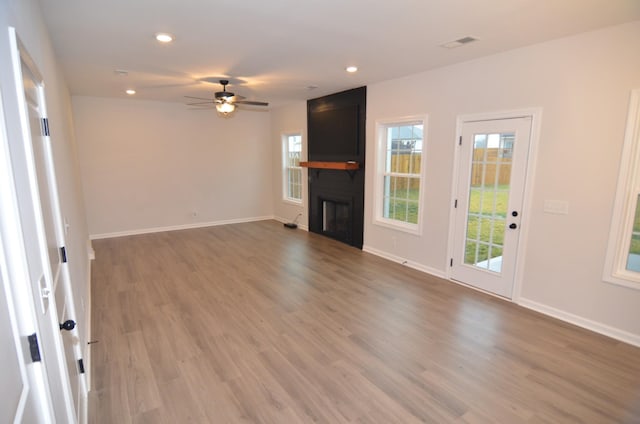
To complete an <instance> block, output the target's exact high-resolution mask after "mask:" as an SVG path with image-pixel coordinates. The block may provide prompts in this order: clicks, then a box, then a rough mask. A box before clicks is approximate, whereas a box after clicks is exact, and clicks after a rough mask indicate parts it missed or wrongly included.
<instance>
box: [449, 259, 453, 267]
mask: <svg viewBox="0 0 640 424" xmlns="http://www.w3.org/2000/svg"><path fill="white" fill-rule="evenodd" d="M449 266H453V258H451V259H450V260H449Z"/></svg>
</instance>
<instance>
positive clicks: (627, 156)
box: [602, 89, 640, 290]
mask: <svg viewBox="0 0 640 424" xmlns="http://www.w3.org/2000/svg"><path fill="white" fill-rule="evenodd" d="M638 179H640V89H635V90H631V96H630V99H629V113H628V115H627V125H626V129H625V136H624V144H623V147H622V153H621V156H620V173H619V174H618V182H617V188H616V197H615V200H614V205H613V209H612V216H611V227H610V230H609V242H608V244H607V254H606V256H605V262H604V269H603V271H602V280H603V281H604V282H606V283H612V284H617V285H621V286H625V287H629V288H632V289H636V290H640V274H639V273H637V272H633V271H629V270H627V269H626V260H627V256H628V254H629V246H630V242H631V231H630V228H629V224H631V223H632V222H633V219H634V214H635V208H636V201H635V199H633V200H632V199H631V198H630V195H631V192H633V193H634V195H635V193H637V192H638V187H637V186H638V183H637V181H638Z"/></svg>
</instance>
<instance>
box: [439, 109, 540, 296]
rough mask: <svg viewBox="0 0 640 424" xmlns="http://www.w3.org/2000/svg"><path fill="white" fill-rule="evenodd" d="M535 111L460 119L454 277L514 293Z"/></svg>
mask: <svg viewBox="0 0 640 424" xmlns="http://www.w3.org/2000/svg"><path fill="white" fill-rule="evenodd" d="M531 122H532V119H531V117H519V118H510V119H496V120H486V121H471V122H464V123H463V124H462V131H461V138H460V145H459V149H460V151H459V156H458V157H459V166H458V170H459V175H458V184H457V187H458V189H457V193H456V200H455V204H456V213H455V222H454V226H455V230H454V240H453V257H452V260H451V278H452V279H454V280H457V281H460V282H463V283H465V284H469V285H471V286H474V287H478V288H480V289H482V290H485V291H489V292H491V293H495V294H497V295H500V296H504V297H507V298H511V297H512V294H513V285H514V280H515V272H516V260H517V257H518V240H519V236H520V223H521V219H522V215H523V213H526V212H525V211H523V210H522V207H523V201H524V188H525V180H526V170H527V161H528V155H529V145H530V141H531Z"/></svg>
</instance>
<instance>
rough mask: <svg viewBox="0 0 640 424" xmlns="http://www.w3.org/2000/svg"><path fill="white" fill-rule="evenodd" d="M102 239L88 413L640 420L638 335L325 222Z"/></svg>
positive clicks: (98, 416)
mask: <svg viewBox="0 0 640 424" xmlns="http://www.w3.org/2000/svg"><path fill="white" fill-rule="evenodd" d="M93 246H94V249H95V252H96V260H95V263H94V265H93V276H92V290H93V292H92V308H93V310H92V314H93V317H92V325H93V334H92V338H93V339H96V340H99V341H98V343H95V344H92V345H91V349H92V361H91V362H92V373H93V374H92V376H93V380H92V388H91V390H92V391H91V394H90V412H89V415H90V422H92V423H118V424H122V423H132V422H135V423H138V422H140V423H154V424H155V423H245V422H247V423H248V422H251V423H312V422H320V423H332V424H337V423H347V422H357V423H414V422H428V423H447V422H461V423H493V422H497V423H519V422H530V423H554V424H555V423H565V422H566V423H574V422H575V423H638V422H640V349H638V348H635V347H632V346H629V345H626V344H624V343H620V342H617V341H615V340H612V339H609V338H606V337H604V336H601V335H597V334H594V333H591V332H589V331H586V330H583V329H580V328H577V327H574V326H571V325H569V324H566V323H563V322H560V321H557V320H554V319H551V318H548V317H545V316H543V315H540V314H538V313H535V312H532V311H529V310H526V309H523V308H520V307H518V306H516V305H514V304H512V303H509V302H506V301H502V300H500V299H497V298H494V297H491V296H488V295H484V294H482V293H479V292H476V291H474V290H471V289H468V288H465V287H462V286H459V285H457V284H454V283H451V282H448V281H444V280H441V279H438V278H435V277H431V276H429V275H426V274H424V273H421V272H418V271H415V270H412V269H409V268H407V267H404V266H402V265H400V264H396V263H393V262H389V261H386V260H384V259H381V258H379V257H376V256H373V255H370V254H367V253H364V252H362V251H360V250H357V249H354V248H352V247H349V246H346V245H344V244H341V243H338V242H335V241H333V240H330V239H327V238H325V237H321V236H318V235H316V234H311V233H307V232H304V231H301V230H289V229H285V228H283V226H282V224H280V223H278V222H275V221H262V222H254V223H246V224H236V225H227V226H219V227H210V228H203V229H194V230H185V231H174V232H167V233H157V234H148V235H140V236H131V237H121V238H114V239H105V240H96V241H94V242H93Z"/></svg>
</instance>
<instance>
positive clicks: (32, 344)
mask: <svg viewBox="0 0 640 424" xmlns="http://www.w3.org/2000/svg"><path fill="white" fill-rule="evenodd" d="M27 340H29V352H30V353H31V360H32V361H33V362H40V346H38V335H37V334H36V333H33V334H32V335H30V336H27Z"/></svg>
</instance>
